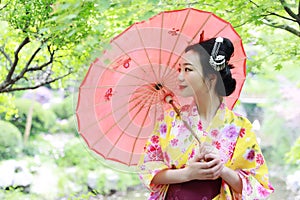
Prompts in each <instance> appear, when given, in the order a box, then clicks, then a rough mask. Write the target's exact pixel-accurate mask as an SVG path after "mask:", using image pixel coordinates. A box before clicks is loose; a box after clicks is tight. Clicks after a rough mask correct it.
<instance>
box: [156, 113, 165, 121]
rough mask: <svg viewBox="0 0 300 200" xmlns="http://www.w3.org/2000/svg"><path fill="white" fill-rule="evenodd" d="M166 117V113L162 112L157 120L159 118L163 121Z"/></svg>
mask: <svg viewBox="0 0 300 200" xmlns="http://www.w3.org/2000/svg"><path fill="white" fill-rule="evenodd" d="M164 118H165V116H164V114H161V115H160V116H159V117H158V118H157V120H158V121H163V120H164Z"/></svg>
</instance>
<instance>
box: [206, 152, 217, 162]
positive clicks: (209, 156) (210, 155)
mask: <svg viewBox="0 0 300 200" xmlns="http://www.w3.org/2000/svg"><path fill="white" fill-rule="evenodd" d="M219 157H220V156H219V155H218V154H216V153H215V152H212V153H208V154H206V155H204V160H205V161H207V162H208V161H211V160H214V159H219Z"/></svg>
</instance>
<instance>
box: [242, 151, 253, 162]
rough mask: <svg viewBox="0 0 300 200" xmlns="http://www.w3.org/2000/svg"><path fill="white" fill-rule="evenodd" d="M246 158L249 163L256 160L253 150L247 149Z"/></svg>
mask: <svg viewBox="0 0 300 200" xmlns="http://www.w3.org/2000/svg"><path fill="white" fill-rule="evenodd" d="M244 158H245V159H246V160H249V161H253V160H254V158H255V151H254V150H253V149H247V150H246V153H245V154H244Z"/></svg>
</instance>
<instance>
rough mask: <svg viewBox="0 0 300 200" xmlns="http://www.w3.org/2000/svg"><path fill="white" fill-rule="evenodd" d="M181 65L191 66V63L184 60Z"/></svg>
mask: <svg viewBox="0 0 300 200" xmlns="http://www.w3.org/2000/svg"><path fill="white" fill-rule="evenodd" d="M182 65H183V66H193V65H192V64H191V63H188V62H186V63H182ZM179 66H181V64H180V63H179Z"/></svg>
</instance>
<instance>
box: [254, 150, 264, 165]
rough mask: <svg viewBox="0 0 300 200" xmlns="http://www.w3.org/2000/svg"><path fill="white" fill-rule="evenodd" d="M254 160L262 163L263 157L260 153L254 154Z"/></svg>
mask: <svg viewBox="0 0 300 200" xmlns="http://www.w3.org/2000/svg"><path fill="white" fill-rule="evenodd" d="M256 162H257V164H259V165H263V164H264V157H263V155H262V154H261V153H259V154H257V155H256Z"/></svg>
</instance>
